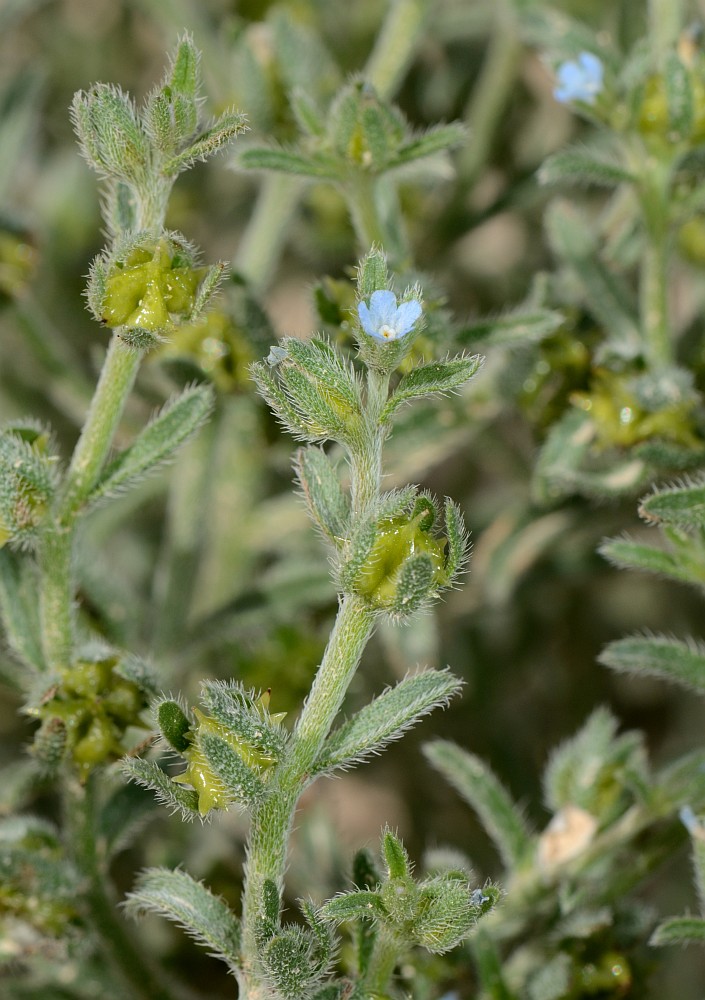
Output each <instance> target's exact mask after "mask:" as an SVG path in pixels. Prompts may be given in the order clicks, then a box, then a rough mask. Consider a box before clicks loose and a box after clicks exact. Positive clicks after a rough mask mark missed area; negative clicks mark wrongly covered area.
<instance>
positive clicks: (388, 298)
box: [357, 290, 421, 340]
mask: <svg viewBox="0 0 705 1000" xmlns="http://www.w3.org/2000/svg"><path fill="white" fill-rule="evenodd" d="M357 314H358V316H359V317H360V323H361V324H362V329H363V330H364V331H365V333H367V334H369V335H370V337H375V338H376V339H377V340H399V338H400V337H404V336H406V334H407V333H408V332H409V330H411V328H412V327H413V325H414V323H415V322H416V320H417V319H418V318H419V316H420V315H421V303H420V302H418V301H417V300H416V299H409V300H408V301H407V302H402V304H401V305H400V306H397V297H396V295H395V294H394V292H389V291H381V290H380V291H376V292H373V293H372V295H371V297H370V304H369V306H368V305H367V303H366V302H360V303H359V305H358V307H357Z"/></svg>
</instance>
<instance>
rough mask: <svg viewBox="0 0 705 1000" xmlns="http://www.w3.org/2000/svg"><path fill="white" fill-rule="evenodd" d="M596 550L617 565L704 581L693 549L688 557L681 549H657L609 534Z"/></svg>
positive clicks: (686, 580) (704, 569)
mask: <svg viewBox="0 0 705 1000" xmlns="http://www.w3.org/2000/svg"><path fill="white" fill-rule="evenodd" d="M598 551H599V552H600V554H601V555H603V556H604V557H605V559H609V561H610V562H611V563H612V564H613V565H615V566H619V568H620V569H637V570H643V571H644V572H647V573H657V574H659V576H665V577H667V578H668V579H669V580H677V581H678V582H679V583H689V584H694V585H696V586H700V587H702V586H703V585H705V565H703V560H702V559H698V558H697V556H698V553H697V552H695V553H694V554H693V555H692V557H689V556H688V554H687V553H685V552H680V551H677V552H669V551H667V550H666V549H657V548H656V547H655V546H652V545H644V544H642V543H640V542H633V541H632V540H631V539H630V538H610V539H608V540H607V541H606V542H603V543H602V545H601V546H600V547H599V549H598Z"/></svg>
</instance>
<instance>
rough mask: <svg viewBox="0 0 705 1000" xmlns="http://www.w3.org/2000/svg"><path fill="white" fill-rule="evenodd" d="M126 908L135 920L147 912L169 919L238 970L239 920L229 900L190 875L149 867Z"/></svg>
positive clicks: (178, 871) (128, 898)
mask: <svg viewBox="0 0 705 1000" xmlns="http://www.w3.org/2000/svg"><path fill="white" fill-rule="evenodd" d="M124 906H125V910H126V911H127V913H129V914H130V915H131V916H133V917H139V916H142V914H144V913H158V914H160V915H161V916H163V917H167V918H168V919H169V920H172V921H174V923H176V924H178V925H179V927H183V929H184V930H185V931H186V932H187V933H188V934H189V935H190V936H191V937H192V938H194V940H196V941H197V942H198V943H199V944H201V945H203V946H204V947H206V948H208V949H209V952H210V953H211V954H212V955H215V956H217V957H218V958H222V959H223V960H224V961H225V962H227V964H228V965H229V966H230V968H231V969H236V968H237V967H238V965H239V961H240V925H239V921H238V920H237V918H236V917H235V915H234V914H233V913H232V911H231V910H230V908H229V907H228V905H227V903H226V902H225V900H223V899H222V898H221V897H220V896H216V895H214V894H213V893H212V892H211V891H210V889H207V888H206V887H205V886H204V885H203V884H202V883H201V882H197V881H196V880H195V879H193V878H192V877H191V876H190V875H188V874H187V873H186V872H184V871H181V870H177V871H169V870H168V869H167V868H148V869H147V871H145V872H143V873H142V874H141V875H140V877H139V879H138V881H137V886H136V888H135V889H134V891H133V892H130V893H128V894H127V898H126V901H125V904H124Z"/></svg>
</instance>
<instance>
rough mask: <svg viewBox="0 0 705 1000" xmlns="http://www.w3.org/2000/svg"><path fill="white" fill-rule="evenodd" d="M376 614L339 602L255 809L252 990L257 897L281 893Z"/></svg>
mask: <svg viewBox="0 0 705 1000" xmlns="http://www.w3.org/2000/svg"><path fill="white" fill-rule="evenodd" d="M374 621H375V615H374V612H372V611H370V610H369V608H368V607H367V606H366V604H365V603H364V601H363V600H362V599H361V598H359V597H356V596H346V597H345V598H343V600H342V603H341V605H340V609H339V611H338V617H337V619H336V623H335V627H334V628H333V631H332V633H331V636H330V639H329V640H328V645H327V647H326V651H325V653H324V655H323V659H322V661H321V665H320V667H319V668H318V673H317V674H316V678H315V680H314V682H313V687H312V688H311V691H310V693H309V696H308V698H307V699H306V703H305V705H304V707H303V710H302V712H301V716H300V718H299V721H298V724H297V726H296V730H295V732H294V735H293V746H292V748H291V751H290V753H289V754H288V755H287V758H286V759H285V761H283V762H282V765H280V767H279V769H278V771H277V772H276V773H275V774H274V775H273V777H272V779H271V783H270V789H269V793H268V795H267V798H266V799H265V800H264V802H263V803H262V805H261V806H259V807H258V808H257V809H255V810H254V812H253V816H252V827H251V830H250V838H249V844H248V851H247V872H246V880H245V893H244V900H243V962H244V972H243V975H244V978H245V982H246V983H247V984H248V989H249V992H246V993H245V996H247V997H248V998H249V997H251V996H252V997H256V996H257V995H258V994H257V993H256V992H253V990H254V989H255V984H256V982H257V979H258V974H257V952H258V941H257V930H258V922H259V914H260V906H261V904H260V893H261V889H262V884H263V882H264V881H265V880H267V879H268V880H271V881H272V882H274V883H275V885H276V886H277V887H278V888H279V890H280V891H281V888H282V884H283V881H284V871H285V868H286V855H287V845H288V839H289V833H290V831H291V825H292V822H293V818H294V810H295V809H296V804H297V802H298V800H299V797H300V796H301V793H302V792H303V791H304V788H305V787H306V785H307V784H308V782H309V776H310V772H311V769H312V767H313V765H314V763H315V760H316V757H317V756H318V753H319V751H320V749H321V747H322V746H323V743H324V741H325V739H326V736H327V735H328V733H329V732H330V730H331V726H332V725H333V722H334V720H335V717H336V716H337V714H338V711H339V710H340V706H341V705H342V703H343V699H344V698H345V694H346V692H347V690H348V687H349V685H350V681H351V680H352V679H353V677H354V675H355V671H356V670H357V668H358V665H359V663H360V659H361V657H362V653H363V651H364V649H365V646H366V645H367V641H368V639H369V638H370V635H371V634H372V630H373V628H374Z"/></svg>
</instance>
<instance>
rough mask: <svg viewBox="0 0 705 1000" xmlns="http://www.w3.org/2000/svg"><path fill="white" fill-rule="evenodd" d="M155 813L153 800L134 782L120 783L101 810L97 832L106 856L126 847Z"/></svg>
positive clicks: (113, 854) (112, 855)
mask: <svg viewBox="0 0 705 1000" xmlns="http://www.w3.org/2000/svg"><path fill="white" fill-rule="evenodd" d="M154 815H155V803H154V799H152V798H150V796H149V795H145V794H144V792H143V791H142V789H140V788H138V786H137V785H135V784H127V785H124V784H121V785H120V786H119V787H118V788H116V789H115V791H114V792H113V793H112V794H111V795H110V797H109V798H108V800H107V801H106V802H105V803H104V805H103V807H102V808H101V810H100V815H99V817H98V824H97V833H98V836H99V837H100V838H101V843H102V844H104V845H105V855H106V857H107V858H111V857H114V856H115V855H116V854H118V853H119V852H120V851H124V850H125V848H127V847H129V846H130V844H132V843H133V842H134V840H135V838H136V837H137V836H138V835H139V834H140V832H141V830H142V828H143V827H144V826H145V825H146V823H148V822H149V820H150V819H152V818H153V816H154Z"/></svg>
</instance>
